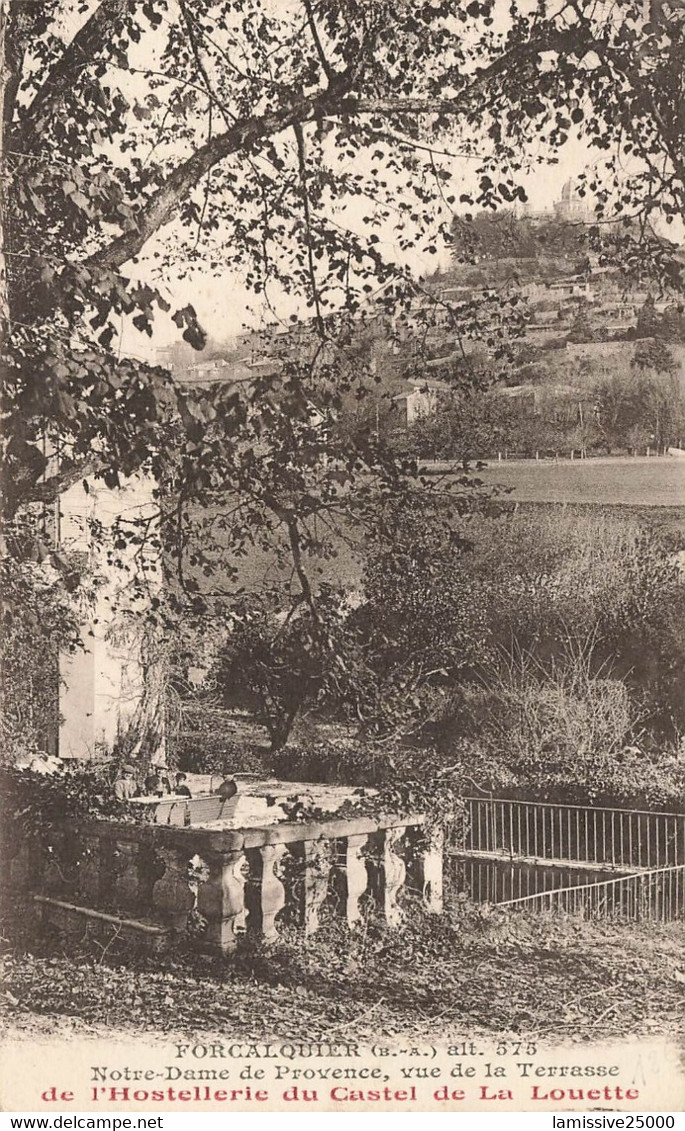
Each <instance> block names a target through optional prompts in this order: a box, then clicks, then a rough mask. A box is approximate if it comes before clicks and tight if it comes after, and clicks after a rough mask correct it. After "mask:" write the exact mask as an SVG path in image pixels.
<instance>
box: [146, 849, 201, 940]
mask: <svg viewBox="0 0 685 1131" xmlns="http://www.w3.org/2000/svg"><path fill="white" fill-rule="evenodd" d="M157 856H158V857H159V858H160V860H161V862H162V863H163V864H164V875H163V876H161V877H160V879H158V880H157V881H156V883H155V885H154V887H153V889H152V906H153V913H154V917H155V919H156V920H157V921H158V922H160V923H163V924H164V925H166V926H169V927H172V928H173V929H174V930H176V931H185V930H186V928H187V926H188V916H189V914H190V912H191V911H192V909H193V906H194V904H195V897H194V894H193V892H192V891H191V890H190V885H189V877H188V866H189V859H190V856H189V849H188V847H187V846H185V845H184V846H182V847H181V848H175V847H173V846H169V845H160V846H159V847H158V848H157Z"/></svg>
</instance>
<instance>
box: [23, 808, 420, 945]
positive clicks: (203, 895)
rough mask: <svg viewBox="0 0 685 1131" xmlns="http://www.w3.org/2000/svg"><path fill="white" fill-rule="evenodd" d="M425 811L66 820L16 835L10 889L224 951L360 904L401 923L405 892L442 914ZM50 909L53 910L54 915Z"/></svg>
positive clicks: (55, 906) (348, 915)
mask: <svg viewBox="0 0 685 1131" xmlns="http://www.w3.org/2000/svg"><path fill="white" fill-rule="evenodd" d="M423 822H424V818H423V817H421V816H415V817H393V816H384V817H378V818H368V817H359V818H354V819H345V820H322V821H317V822H316V823H311V824H300V823H298V824H295V823H292V824H291V823H284V824H277V825H270V826H264V827H261V828H247V829H220V828H217V829H212V828H193V827H192V826H191V827H171V826H165V825H159V824H143V825H136V824H130V825H128V824H123V823H117V822H113V821H86V822H80V823H78V824H76V823H73V822H68V821H64V822H62V823H61V824H59V825H58V826H52V828H51V829H50V831H49V834H48V833H47V832H46V836H45V838H44V839H43V840H39V839H32V840H30V841H22V840H17V841H16V843H15V849H14V856H13V857H12V858H11V859H10V860H9V861H8V862H6V863H7V866H8V870H9V878H10V882H11V885H12V887H13V888H14V889H15V890H19V891H22V892H27V893H30V894H31V895H32V896H33V899H34V901H35V904H36V906H38V907H39V908H40V909H41V911H42V913H43V914H47V913H49V914H50V915H51V917H52V918H55V912H56V911H58V912H61V913H63V915H67V914H68V915H71V916H72V917H73V916H81V917H88V916H90V917H91V919H93V920H94V921H97V922H100V923H102V922H105V923H111V924H115V925H118V926H119V927H120V928H121V929H124V928H125V929H128V930H137V931H139V932H140V933H142V934H145V933H147V934H148V935H149V936H152V937H153V938H154V939H157V940H159V941H163V942H166V941H169V940H170V939H173V938H179V937H185V938H188V937H189V938H192V939H194V940H195V942H196V944H197V946H198V947H199V948H202V949H204V948H209V949H212V950H215V951H219V952H221V953H229V952H230V951H232V950H233V949H234V948H235V947H236V945H237V941H238V938H239V937H240V936H241V935H243V934H245V933H247V934H249V935H252V936H253V937H255V938H261V939H264V940H266V941H274V940H275V939H276V938H277V937H278V934H279V930H280V928H281V926H292V927H296V928H300V929H301V930H303V931H304V932H305V933H306V934H311V933H313V932H314V931H316V930H317V928H318V926H319V921H320V918H321V915H322V913H323V912H324V909H326V910H327V911H329V912H330V913H331V914H334V915H337V916H340V917H341V918H342V919H343V920H344V921H346V922H347V924H348V925H349V926H351V927H352V926H354V925H355V924H356V923H358V922H359V921H360V919H361V918H362V917H363V915H364V914H365V908H366V907H367V906H375V908H376V909H377V910H378V911H379V912H380V913H381V914H382V915H383V916H384V918H385V920H386V921H387V922H388V923H389V924H391V925H394V926H398V925H400V924H401V922H402V919H403V915H404V911H403V907H402V902H403V893H405V894H407V895H410V896H415V897H417V898H418V899H420V900H421V901H422V902H423V905H424V906H425V908H426V909H427V910H428V911H431V912H434V913H439V912H440V911H441V910H442V847H441V844H440V843H439V842H438V841H437V838H436V836H435V834H434V833H432V835H431V838H430V840H428V839H427V838H426V836H425V835H424V833H423V829H422V825H423ZM59 917H60V916H59V915H57V918H58V919H59Z"/></svg>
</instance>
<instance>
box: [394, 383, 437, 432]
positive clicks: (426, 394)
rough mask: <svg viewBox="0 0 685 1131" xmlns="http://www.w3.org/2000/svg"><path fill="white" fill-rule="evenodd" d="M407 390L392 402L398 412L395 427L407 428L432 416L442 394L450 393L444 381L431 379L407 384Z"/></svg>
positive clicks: (397, 395)
mask: <svg viewBox="0 0 685 1131" xmlns="http://www.w3.org/2000/svg"><path fill="white" fill-rule="evenodd" d="M407 384H408V385H409V388H408V389H407V390H406V391H404V392H401V393H397V394H396V396H394V397H393V398H392V399H393V402H394V404H395V407H396V408H397V410H398V417H399V419H398V418H396V421H395V422H396V423H397V426H398V427H400V428H409V427H411V425H412V424H415V423H416V421H417V420H420V419H421V418H422V417H425V416H434V415H435V413H436V412H437V411H438V408H439V405H440V398H441V395H442V394H443V393H448V392H449V391H450V386H449V385H447V384H445V382H444V381H436V380H434V379H432V378H423V377H422V378H416V379H414V380H410V381H408V382H407Z"/></svg>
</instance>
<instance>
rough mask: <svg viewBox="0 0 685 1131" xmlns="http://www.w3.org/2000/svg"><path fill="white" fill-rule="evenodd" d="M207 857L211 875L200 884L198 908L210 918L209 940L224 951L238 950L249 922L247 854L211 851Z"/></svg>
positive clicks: (239, 851)
mask: <svg viewBox="0 0 685 1131" xmlns="http://www.w3.org/2000/svg"><path fill="white" fill-rule="evenodd" d="M206 861H207V865H208V868H209V877H208V879H207V881H206V882H205V883H203V884H200V886H199V888H198V894H197V909H198V911H199V912H200V914H201V915H203V916H204V917H205V919H206V920H207V931H206V934H205V938H206V939H207V942H208V943H209V944H210V945H211V946H212V947H213V948H215V949H217V950H220V951H221V953H222V954H228V953H230V951H232V950H235V948H236V946H237V944H238V939H239V937H240V936H241V935H243V934H244V933H245V930H246V926H247V907H246V904H245V884H246V882H247V874H248V862H247V857H246V856H245V853H244V852H243V851H242V850H238V851H235V852H229V853H226V854H225V855H216V856H209V855H208V856H207V857H206Z"/></svg>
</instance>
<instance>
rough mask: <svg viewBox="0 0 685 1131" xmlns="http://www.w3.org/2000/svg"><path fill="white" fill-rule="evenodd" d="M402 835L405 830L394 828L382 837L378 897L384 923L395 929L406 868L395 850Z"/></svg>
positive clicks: (398, 922) (398, 917) (400, 918)
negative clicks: (399, 896) (398, 901)
mask: <svg viewBox="0 0 685 1131" xmlns="http://www.w3.org/2000/svg"><path fill="white" fill-rule="evenodd" d="M404 834H405V829H402V828H395V829H386V830H385V835H384V836H383V847H382V853H381V860H380V875H379V881H380V892H379V896H380V904H381V907H382V910H383V915H384V916H385V921H386V923H388V924H389V925H390V926H391V927H397V926H399V924H400V923H401V922H402V911H401V908H400V907H399V906H398V903H397V896H398V893H399V890H400V888H401V887H402V885H403V883H404V880H405V876H406V867H405V863H404V860H403V859H402V857H401V856H399V855H398V853H397V851H396V850H397V848H398V846H399V843H400V841H401V840H402V838H403V836H404Z"/></svg>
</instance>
